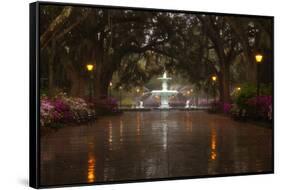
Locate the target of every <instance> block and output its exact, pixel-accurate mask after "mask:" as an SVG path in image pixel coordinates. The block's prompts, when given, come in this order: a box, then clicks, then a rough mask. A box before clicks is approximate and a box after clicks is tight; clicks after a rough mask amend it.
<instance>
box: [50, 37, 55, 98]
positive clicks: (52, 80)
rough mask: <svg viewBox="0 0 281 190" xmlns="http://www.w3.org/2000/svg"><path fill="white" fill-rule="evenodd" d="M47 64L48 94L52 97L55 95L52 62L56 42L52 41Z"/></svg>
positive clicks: (53, 60)
mask: <svg viewBox="0 0 281 190" xmlns="http://www.w3.org/2000/svg"><path fill="white" fill-rule="evenodd" d="M49 56H50V58H49V62H48V94H49V96H53V95H54V93H55V84H54V62H55V56H56V41H55V40H53V41H52V46H51V48H50V49H49Z"/></svg>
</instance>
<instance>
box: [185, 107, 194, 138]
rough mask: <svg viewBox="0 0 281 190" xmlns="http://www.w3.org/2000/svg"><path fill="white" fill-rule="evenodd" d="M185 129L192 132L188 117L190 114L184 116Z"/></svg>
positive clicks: (191, 124) (190, 121)
mask: <svg viewBox="0 0 281 190" xmlns="http://www.w3.org/2000/svg"><path fill="white" fill-rule="evenodd" d="M185 127H186V131H187V132H190V133H191V132H192V128H193V123H192V120H191V117H190V114H189V113H188V112H187V113H186V116H185Z"/></svg>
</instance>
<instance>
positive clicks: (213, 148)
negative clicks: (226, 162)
mask: <svg viewBox="0 0 281 190" xmlns="http://www.w3.org/2000/svg"><path fill="white" fill-rule="evenodd" d="M210 157H211V160H216V158H217V130H216V129H215V128H212V129H211V155H210Z"/></svg>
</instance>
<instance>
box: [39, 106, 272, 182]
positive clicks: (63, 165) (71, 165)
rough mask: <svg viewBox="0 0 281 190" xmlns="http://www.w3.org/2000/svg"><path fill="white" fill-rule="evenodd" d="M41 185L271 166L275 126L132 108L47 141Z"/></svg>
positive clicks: (262, 169)
mask: <svg viewBox="0 0 281 190" xmlns="http://www.w3.org/2000/svg"><path fill="white" fill-rule="evenodd" d="M40 165H41V173H40V175H41V184H42V185H61V184H75V183H92V182H104V181H120V180H121V181H122V180H136V179H151V178H166V177H181V176H187V177H188V176H202V175H216V174H236V173H251V172H270V171H272V167H273V166H272V129H270V128H265V127H261V126H255V125H253V124H249V123H243V122H237V121H233V120H232V119H230V118H229V117H226V116H223V115H216V114H208V113H206V112H203V111H190V112H188V111H149V112H125V113H124V114H123V115H121V116H108V117H102V118H99V119H98V120H97V121H95V122H93V123H89V124H84V125H80V126H69V127H64V128H61V129H59V130H58V131H56V132H52V133H50V134H48V135H45V136H43V137H42V138H41V163H40Z"/></svg>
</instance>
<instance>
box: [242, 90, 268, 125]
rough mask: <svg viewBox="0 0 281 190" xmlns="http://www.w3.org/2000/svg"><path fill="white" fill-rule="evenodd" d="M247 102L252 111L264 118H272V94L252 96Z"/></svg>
mask: <svg viewBox="0 0 281 190" xmlns="http://www.w3.org/2000/svg"><path fill="white" fill-rule="evenodd" d="M246 104H247V105H248V110H249V112H250V113H253V114H257V115H256V116H257V117H260V118H262V119H269V120H271V119H272V96H258V97H252V98H250V99H248V101H247V102H246Z"/></svg>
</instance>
